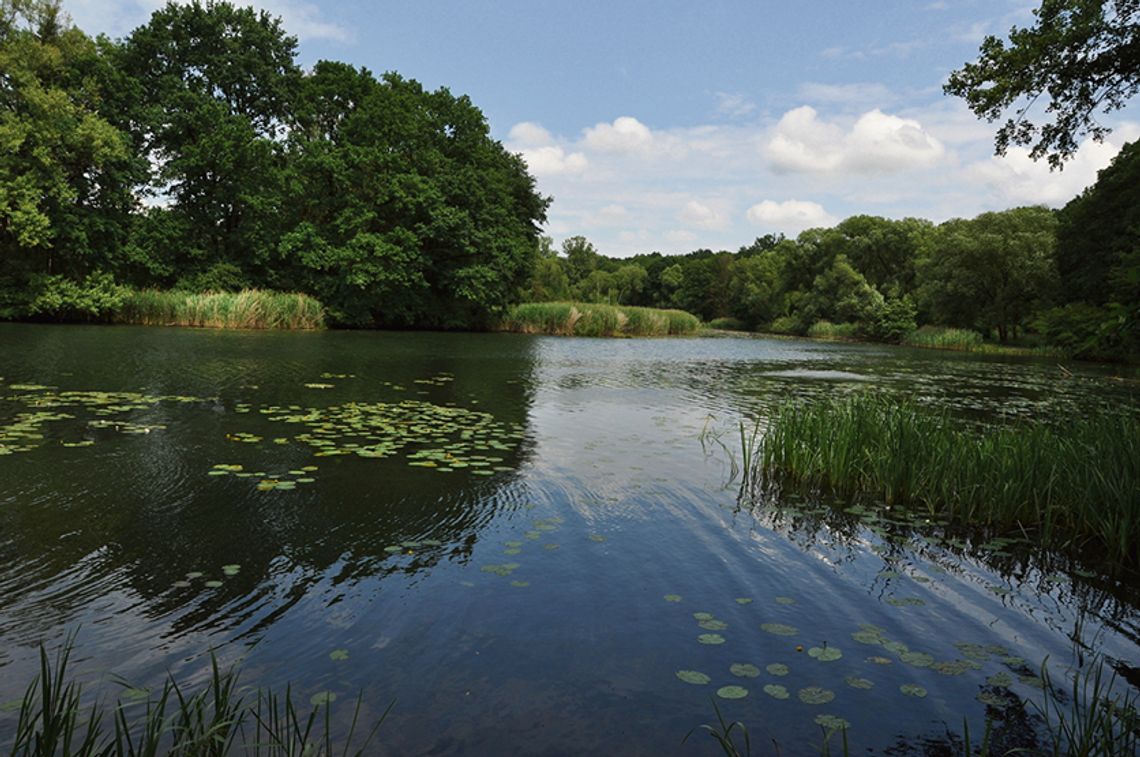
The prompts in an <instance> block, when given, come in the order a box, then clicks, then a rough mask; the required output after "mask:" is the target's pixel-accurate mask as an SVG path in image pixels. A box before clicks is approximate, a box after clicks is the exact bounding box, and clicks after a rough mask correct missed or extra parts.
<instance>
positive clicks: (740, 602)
mask: <svg viewBox="0 0 1140 757" xmlns="http://www.w3.org/2000/svg"><path fill="white" fill-rule="evenodd" d="M736 604H738V605H747V604H752V598H751V597H737V598H736Z"/></svg>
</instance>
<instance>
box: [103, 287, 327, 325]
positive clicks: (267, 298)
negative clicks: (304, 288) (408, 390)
mask: <svg viewBox="0 0 1140 757" xmlns="http://www.w3.org/2000/svg"><path fill="white" fill-rule="evenodd" d="M111 320H113V321H114V322H116V323H133V324H141V325H146V326H196V327H201V328H227V329H322V328H324V326H325V314H324V306H323V305H321V303H320V302H318V301H317V300H315V299H313V298H312V297H309V296H308V295H304V294H292V293H286V292H271V291H265V290H258V289H245V290H242V291H240V292H205V293H197V292H180V291H173V290H159V289H142V290H131V291H129V292H128V293H127V294H126V296H125V297H124V298H123V301H122V303H121V305H120V306H119V307H118V308H117V309H116V311H115V313H114V315H113V316H112V318H111Z"/></svg>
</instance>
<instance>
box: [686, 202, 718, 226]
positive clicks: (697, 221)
mask: <svg viewBox="0 0 1140 757" xmlns="http://www.w3.org/2000/svg"><path fill="white" fill-rule="evenodd" d="M677 218H678V219H680V220H681V221H684V222H685V223H687V224H690V225H692V226H700V227H701V228H703V229H722V228H724V226H725V225H726V223H727V221H728V217H727V215H726V214H725V213H722V212H721V211H719V210H717V209H715V208H712V207H710V206H708V205H706V204H704V203H703V202H699V201H697V200H689V201H688V202H687V203H685V207H683V208H682V209H681V212H680V213H679V214H678V215H677Z"/></svg>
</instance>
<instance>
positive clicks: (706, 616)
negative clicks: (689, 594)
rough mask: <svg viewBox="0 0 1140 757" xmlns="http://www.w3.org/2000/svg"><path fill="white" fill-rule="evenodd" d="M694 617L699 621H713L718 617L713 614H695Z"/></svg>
mask: <svg viewBox="0 0 1140 757" xmlns="http://www.w3.org/2000/svg"><path fill="white" fill-rule="evenodd" d="M693 617H694V618H696V619H697V620H712V619H713V618H715V617H716V616H715V615H713V614H712V613H711V612H694V613H693Z"/></svg>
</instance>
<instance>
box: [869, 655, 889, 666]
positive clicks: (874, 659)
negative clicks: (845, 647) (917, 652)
mask: <svg viewBox="0 0 1140 757" xmlns="http://www.w3.org/2000/svg"><path fill="white" fill-rule="evenodd" d="M867 662H870V663H873V664H875V665H890V664H891V663H893V662H894V660H892V659H891V658H890V657H882V656H879V655H872V656H871V657H868V658H867Z"/></svg>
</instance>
